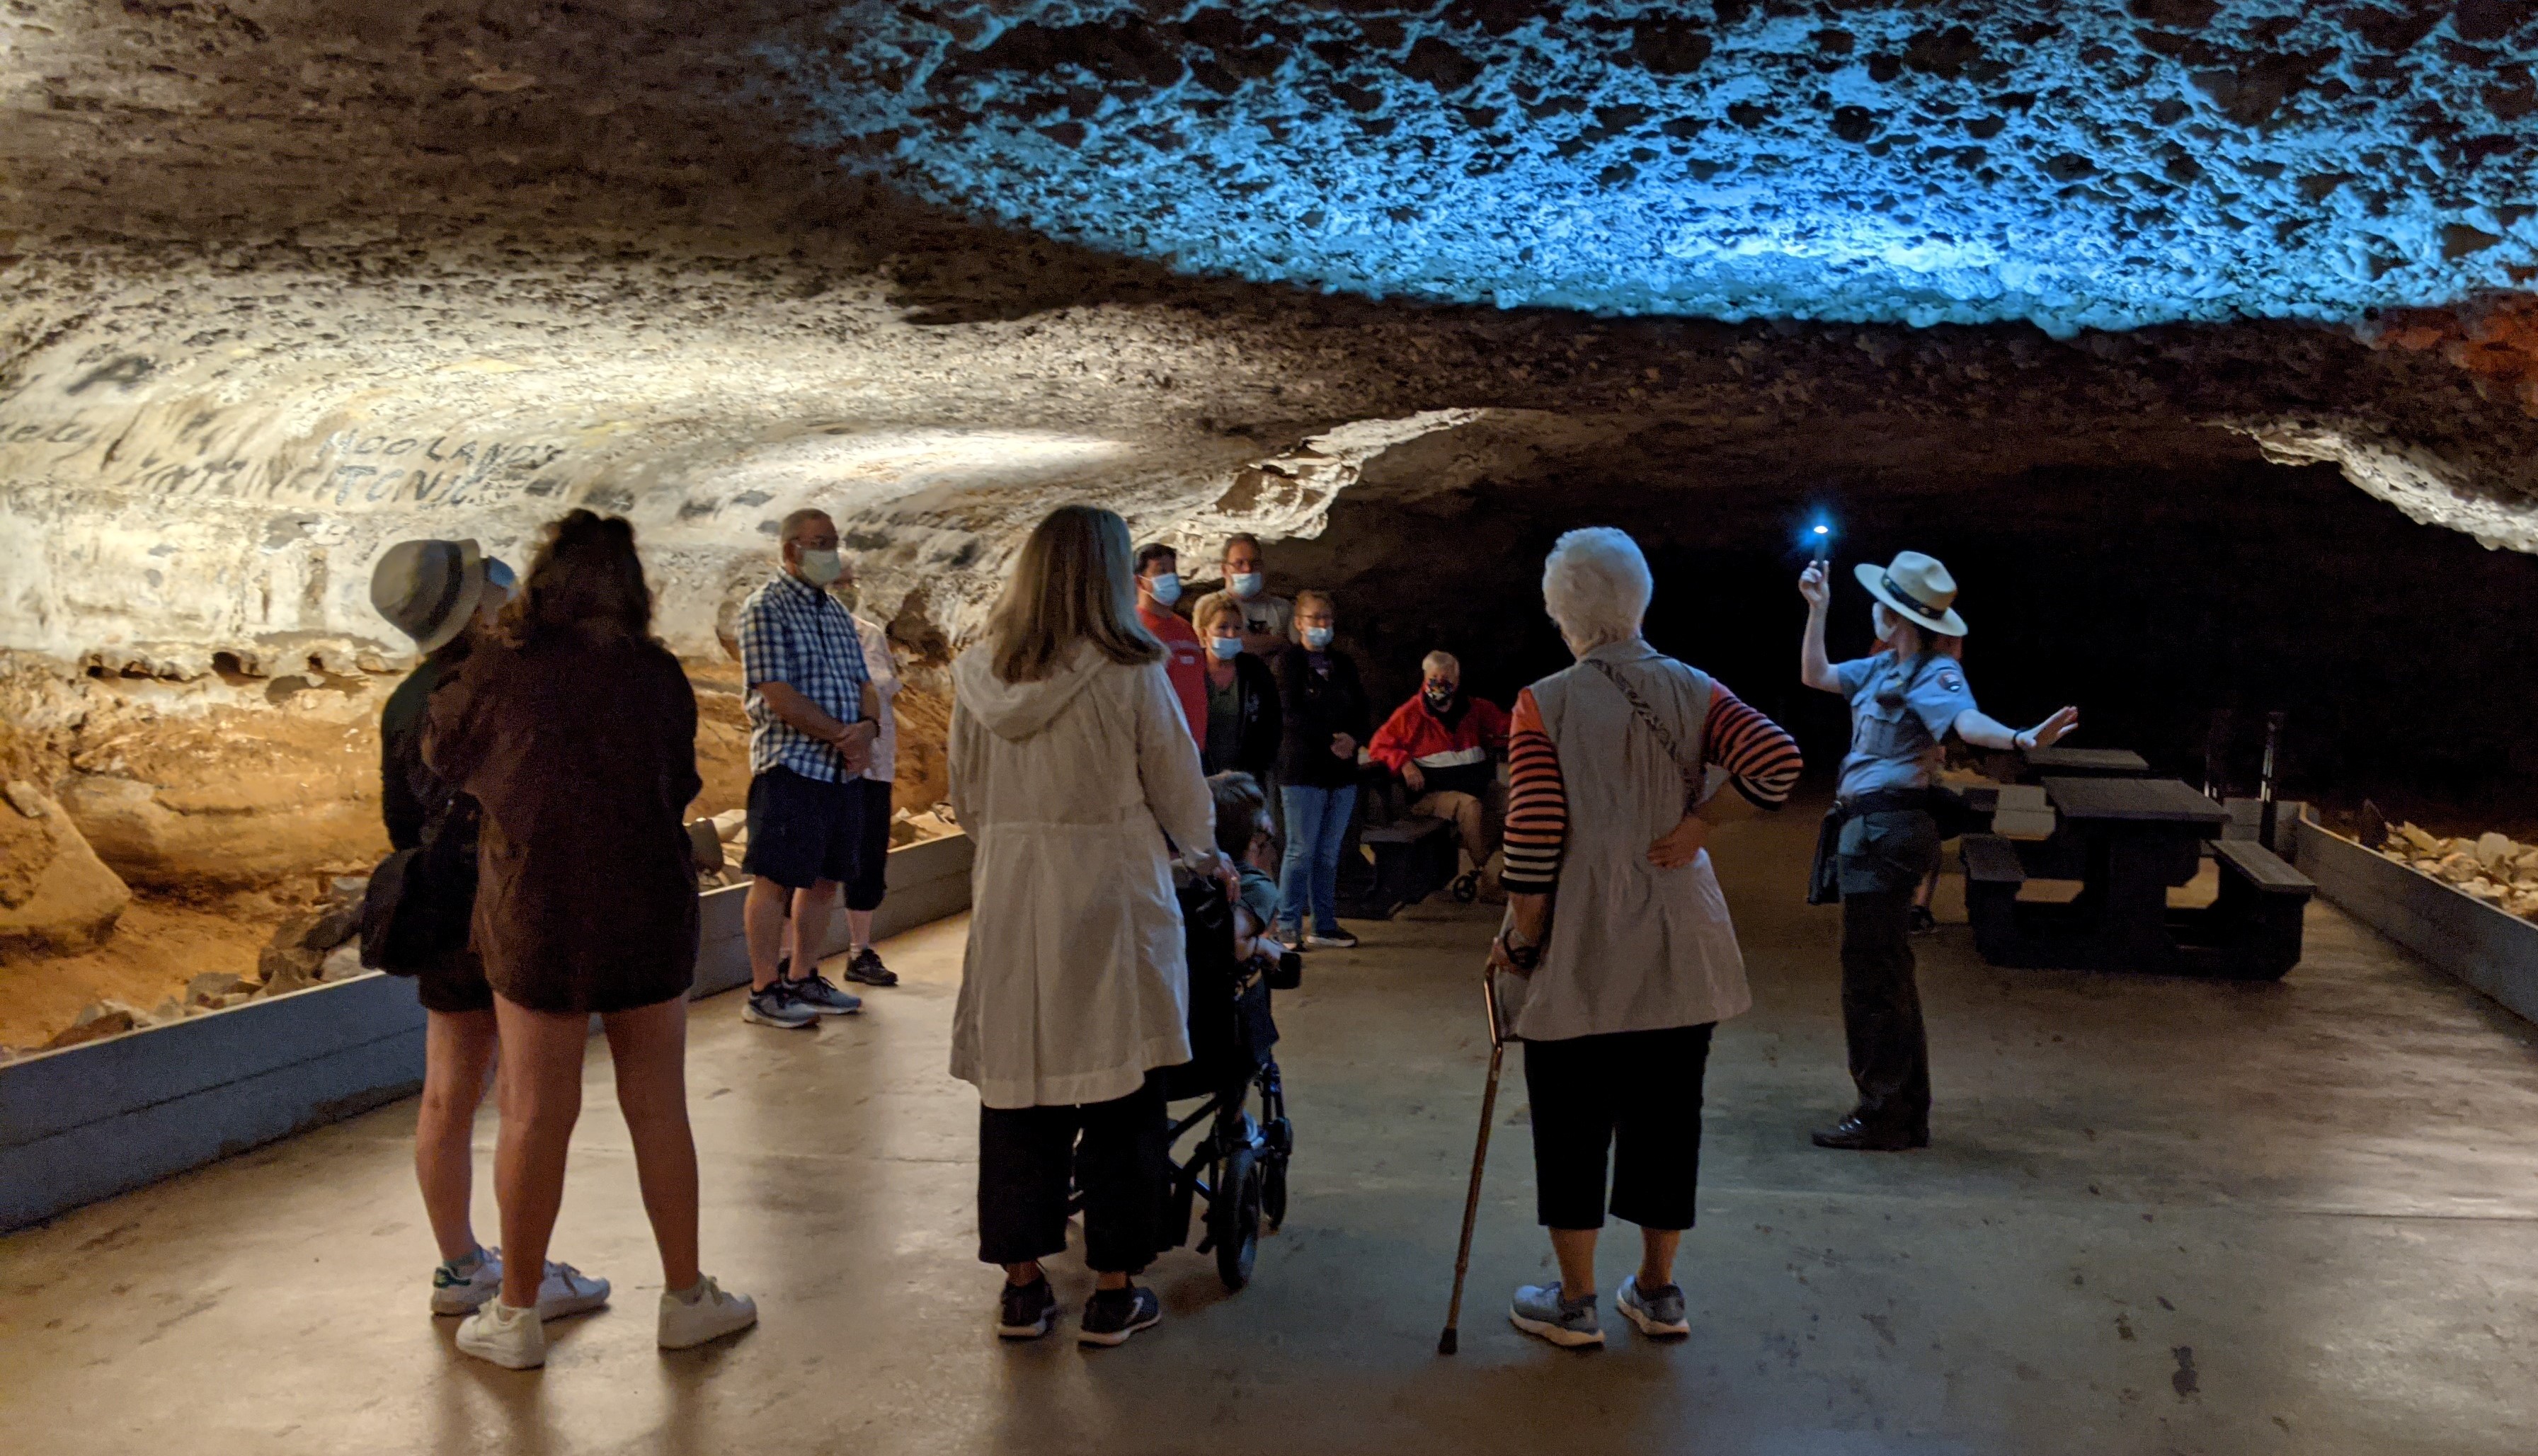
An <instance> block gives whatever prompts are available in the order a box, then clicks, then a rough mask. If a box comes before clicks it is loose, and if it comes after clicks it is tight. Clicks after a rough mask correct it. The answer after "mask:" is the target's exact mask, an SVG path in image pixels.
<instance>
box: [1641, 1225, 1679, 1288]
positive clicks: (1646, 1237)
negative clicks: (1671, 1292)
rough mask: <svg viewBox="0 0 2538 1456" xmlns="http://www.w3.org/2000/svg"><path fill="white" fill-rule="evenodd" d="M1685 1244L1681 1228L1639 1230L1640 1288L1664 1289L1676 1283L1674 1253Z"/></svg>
mask: <svg viewBox="0 0 2538 1456" xmlns="http://www.w3.org/2000/svg"><path fill="white" fill-rule="evenodd" d="M1682 1243H1683V1230H1682V1229H1680V1228H1642V1229H1640V1230H1639V1288H1640V1289H1642V1290H1656V1289H1663V1288H1664V1287H1666V1286H1667V1285H1670V1284H1673V1283H1674V1251H1675V1249H1676V1248H1677V1247H1679V1246H1680V1245H1681V1244H1682Z"/></svg>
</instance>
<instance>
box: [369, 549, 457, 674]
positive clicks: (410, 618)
mask: <svg viewBox="0 0 2538 1456" xmlns="http://www.w3.org/2000/svg"><path fill="white" fill-rule="evenodd" d="M485 586H486V578H485V554H484V553H483V552H482V551H480V550H478V549H477V546H476V543H475V542H473V541H400V542H398V543H397V544H396V545H394V546H391V547H389V548H388V549H387V554H386V555H384V556H382V557H380V558H379V563H378V564H377V565H376V566H373V567H372V568H370V605H371V606H372V607H374V608H376V609H377V610H378V614H379V615H380V616H381V617H384V618H386V619H387V620H388V625H389V626H391V627H394V628H395V629H397V630H399V631H401V632H404V633H405V634H406V635H407V636H409V637H412V638H414V644H415V646H416V647H418V648H420V649H422V650H423V651H425V652H437V651H439V650H440V649H441V648H442V647H444V646H447V645H448V644H449V640H450V639H451V638H452V637H455V636H457V635H458V633H459V632H460V631H462V630H464V629H466V626H467V619H468V618H470V617H473V616H475V615H476V608H477V607H478V605H479V604H481V603H482V602H483V601H484V600H485Z"/></svg>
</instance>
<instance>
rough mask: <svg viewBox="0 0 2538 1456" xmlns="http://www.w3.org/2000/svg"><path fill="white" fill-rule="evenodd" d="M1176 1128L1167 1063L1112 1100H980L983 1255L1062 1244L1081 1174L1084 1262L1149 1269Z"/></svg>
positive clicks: (1055, 1248)
mask: <svg viewBox="0 0 2538 1456" xmlns="http://www.w3.org/2000/svg"><path fill="white" fill-rule="evenodd" d="M1170 1131H1171V1123H1170V1121H1169V1115H1168V1113H1167V1111H1166V1108H1165V1105H1164V1082H1163V1074H1162V1073H1161V1072H1160V1071H1158V1072H1150V1073H1148V1074H1147V1075H1146V1085H1145V1086H1144V1087H1141V1088H1139V1089H1137V1090H1136V1091H1135V1092H1130V1093H1129V1094H1128V1095H1126V1096H1124V1097H1118V1098H1115V1099H1113V1100H1111V1101H1107V1102H1089V1103H1086V1104H1084V1105H1081V1106H1074V1107H980V1108H979V1109H978V1258H979V1259H980V1260H981V1261H983V1262H985V1263H989V1264H1024V1263H1029V1262H1030V1261H1032V1260H1034V1259H1044V1258H1046V1257H1048V1256H1049V1255H1051V1254H1057V1253H1063V1252H1065V1250H1066V1201H1067V1193H1068V1190H1069V1188H1070V1187H1071V1186H1072V1185H1073V1184H1074V1183H1075V1182H1076V1181H1077V1180H1079V1179H1080V1180H1081V1181H1082V1182H1083V1185H1084V1262H1085V1263H1086V1264H1087V1265H1090V1266H1091V1267H1092V1268H1093V1269H1094V1271H1095V1272H1097V1273H1101V1274H1135V1273H1138V1272H1139V1271H1141V1270H1143V1269H1144V1268H1145V1267H1146V1266H1147V1265H1148V1264H1151V1263H1153V1262H1154V1259H1155V1252H1156V1250H1157V1248H1158V1247H1160V1245H1161V1243H1162V1236H1161V1235H1162V1223H1163V1213H1164V1194H1165V1192H1166V1190H1167V1189H1168V1188H1169V1186H1170V1179H1171V1143H1170V1138H1169V1134H1170ZM1079 1134H1081V1135H1082V1137H1083V1144H1082V1146H1081V1147H1080V1148H1079V1147H1078V1146H1077V1142H1076V1139H1077V1136H1078V1135H1079Z"/></svg>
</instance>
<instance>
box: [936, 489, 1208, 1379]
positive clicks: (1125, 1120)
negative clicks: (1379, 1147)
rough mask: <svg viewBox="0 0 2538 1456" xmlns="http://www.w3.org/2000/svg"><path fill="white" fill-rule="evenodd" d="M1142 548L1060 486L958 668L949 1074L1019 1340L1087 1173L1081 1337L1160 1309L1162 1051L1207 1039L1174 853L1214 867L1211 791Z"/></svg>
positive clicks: (1044, 1325) (1052, 1307) (985, 1248)
mask: <svg viewBox="0 0 2538 1456" xmlns="http://www.w3.org/2000/svg"><path fill="white" fill-rule="evenodd" d="M1129 562H1130V546H1129V540H1128V527H1127V524H1126V523H1125V522H1124V521H1122V520H1120V518H1119V517H1118V516H1116V515H1114V514H1112V513H1111V512H1109V511H1106V510H1100V509H1096V508H1094V507H1092V506H1085V505H1067V506H1061V507H1059V508H1058V509H1057V510H1055V511H1053V512H1051V513H1050V514H1049V517H1048V518H1047V519H1046V520H1044V521H1042V522H1040V523H1039V526H1038V528H1037V529H1035V531H1033V532H1032V535H1031V539H1030V541H1028V542H1027V543H1025V545H1024V546H1023V550H1022V555H1021V558H1020V560H1019V562H1018V563H1016V566H1015V569H1014V575H1013V579H1012V580H1010V581H1008V582H1007V583H1006V585H1005V591H1004V595H1003V596H1002V597H1001V598H1000V599H999V600H998V601H997V603H996V607H995V610H994V612H993V613H992V615H990V616H989V618H988V621H987V632H986V637H985V639H984V640H983V641H981V642H980V643H978V644H977V645H976V646H974V647H972V648H970V649H969V650H968V652H966V653H964V654H962V657H961V660H960V661H959V663H957V664H956V665H955V666H954V667H953V670H952V678H953V685H954V691H953V709H952V746H951V771H952V803H953V806H954V808H955V810H956V811H957V813H958V814H959V816H960V821H961V825H962V827H964V828H966V829H968V832H969V835H970V838H971V839H972V840H973V841H974V842H975V844H976V851H977V862H976V868H975V869H974V870H973V871H972V872H971V884H972V886H973V894H972V903H973V908H972V910H971V912H970V918H969V946H968V956H967V959H966V960H964V962H963V965H962V971H961V1000H960V1004H959V1007H958V1009H957V1011H956V1013H955V1015H954V1019H953V1027H952V1075H953V1076H955V1077H958V1078H960V1079H961V1080H962V1081H964V1082H968V1083H971V1084H973V1085H975V1086H976V1087H977V1089H978V1100H979V1103H980V1107H979V1112H978V1257H979V1258H980V1259H982V1260H984V1261H985V1262H987V1263H990V1264H1000V1265H1002V1266H1004V1270H1005V1290H1004V1295H1003V1299H1002V1303H1001V1306H1000V1308H999V1310H998V1313H997V1320H996V1333H997V1334H999V1335H1001V1336H1004V1337H1006V1338H1007V1339H1015V1340H1028V1339H1035V1338H1037V1337H1038V1336H1041V1335H1044V1334H1047V1333H1048V1331H1049V1329H1050V1328H1051V1326H1053V1325H1054V1324H1055V1322H1056V1318H1057V1300H1056V1296H1055V1295H1054V1294H1053V1293H1052V1292H1051V1291H1050V1290H1049V1285H1048V1279H1047V1277H1046V1275H1044V1274H1043V1273H1042V1272H1041V1270H1040V1265H1039V1261H1040V1260H1041V1259H1042V1258H1044V1257H1046V1256H1048V1255H1050V1254H1055V1253H1059V1252H1061V1251H1063V1250H1064V1249H1065V1247H1066V1216H1067V1190H1068V1185H1069V1183H1070V1181H1072V1180H1074V1179H1080V1180H1081V1182H1082V1185H1083V1190H1084V1223H1085V1229H1084V1233H1085V1262H1086V1263H1088V1264H1089V1265H1091V1266H1092V1268H1093V1270H1094V1272H1095V1275H1096V1276H1097V1278H1096V1283H1095V1290H1094V1293H1093V1296H1092V1298H1091V1299H1090V1300H1089V1301H1088V1302H1087V1303H1086V1304H1085V1307H1084V1317H1083V1320H1082V1323H1081V1325H1080V1326H1079V1338H1080V1339H1081V1340H1082V1341H1083V1342H1084V1343H1085V1344H1088V1345H1117V1344H1119V1343H1121V1342H1123V1341H1125V1340H1126V1339H1127V1338H1128V1337H1129V1336H1131V1335H1133V1334H1135V1333H1136V1332H1137V1331H1139V1330H1141V1329H1144V1328H1146V1327H1147V1326H1149V1325H1152V1324H1153V1323H1155V1322H1156V1320H1158V1319H1160V1318H1161V1317H1162V1305H1161V1303H1160V1301H1158V1300H1157V1299H1156V1297H1155V1294H1154V1292H1153V1291H1151V1290H1146V1289H1143V1288H1140V1287H1138V1286H1136V1285H1135V1284H1134V1283H1133V1282H1132V1279H1133V1276H1135V1275H1136V1274H1137V1273H1139V1272H1140V1271H1142V1270H1143V1269H1144V1268H1145V1267H1146V1265H1147V1264H1148V1263H1149V1262H1151V1261H1152V1260H1153V1258H1154V1255H1155V1251H1156V1248H1157V1246H1158V1245H1159V1244H1160V1242H1161V1239H1160V1237H1159V1232H1160V1230H1159V1228H1158V1226H1157V1225H1158V1222H1159V1216H1160V1215H1161V1213H1162V1211H1163V1204H1164V1194H1165V1189H1166V1187H1167V1179H1168V1178H1169V1158H1170V1152H1171V1150H1170V1142H1169V1123H1168V1121H1167V1115H1166V1111H1165V1106H1164V1093H1163V1084H1162V1079H1161V1078H1160V1077H1159V1076H1158V1075H1157V1074H1158V1072H1159V1071H1160V1070H1161V1069H1163V1068H1166V1067H1171V1066H1176V1065H1178V1064H1180V1063H1182V1062H1185V1061H1188V1060H1189V1055H1190V1050H1189V1031H1188V1025H1189V1019H1188V1005H1187V1003H1188V984H1189V969H1188V964H1187V960H1186V958H1185V955H1184V952H1183V948H1182V946H1183V943H1182V927H1181V915H1180V906H1179V903H1178V901H1177V900H1175V899H1174V898H1173V894H1172V874H1171V862H1172V858H1173V855H1174V853H1175V851H1176V850H1179V851H1184V852H1187V853H1190V854H1192V855H1195V856H1198V857H1204V858H1206V859H1207V860H1208V861H1209V862H1210V867H1211V868H1215V865H1214V860H1215V858H1216V850H1215V842H1216V840H1215V810H1214V805H1213V803H1212V802H1211V800H1210V798H1209V795H1208V788H1207V781H1206V779H1205V778H1204V777H1203V776H1202V775H1201V773H1200V771H1199V760H1198V748H1197V746H1196V745H1195V744H1194V743H1193V742H1192V741H1191V738H1190V733H1189V727H1188V724H1187V723H1186V722H1185V721H1184V720H1183V718H1182V716H1181V709H1180V701H1179V699H1178V698H1177V697H1175V696H1174V695H1173V694H1172V688H1171V684H1170V682H1169V680H1168V679H1167V678H1166V677H1165V674H1164V649H1163V647H1162V646H1161V645H1160V644H1159V643H1157V642H1156V641H1155V640H1154V638H1152V637H1151V636H1149V635H1148V634H1147V633H1146V631H1145V630H1144V629H1142V628H1141V627H1140V626H1139V625H1138V623H1137V616H1136V595H1135V591H1134V588H1133V586H1132V585H1131V574H1130V568H1129ZM1079 1134H1080V1135H1081V1136H1082V1139H1083V1148H1082V1150H1081V1152H1080V1153H1079V1152H1078V1151H1077V1148H1076V1139H1077V1137H1078V1135H1079Z"/></svg>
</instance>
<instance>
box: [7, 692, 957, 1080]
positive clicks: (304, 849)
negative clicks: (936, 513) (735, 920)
mask: <svg viewBox="0 0 2538 1456" xmlns="http://www.w3.org/2000/svg"><path fill="white" fill-rule="evenodd" d="M0 657H5V658H7V659H8V660H7V661H5V662H0V781H7V780H22V781H26V782H31V783H33V784H36V785H38V786H40V787H42V788H43V789H44V790H45V791H46V792H47V793H49V794H51V795H53V796H54V797H55V798H57V799H59V800H60V801H61V802H62V803H64V804H65V806H67V808H68V810H69V812H70V815H71V817H72V819H73V820H74V821H75V822H76V823H77V824H78V826H79V827H80V830H81V832H82V833H83V834H84V835H86V836H87V837H88V839H89V841H90V843H91V844H92V846H93V847H95V848H96V850H97V852H98V854H99V855H100V858H102V859H104V861H105V862H106V863H107V865H108V866H110V867H111V868H112V869H113V870H114V871H115V872H116V873H117V874H118V875H120V876H121V877H122V878H123V879H124V881H125V883H126V884H128V885H129V886H130V887H131V889H132V892H133V898H132V903H131V904H130V906H129V907H128V908H126V909H125V911H124V912H123V915H122V917H121V918H120V919H119V920H118V921H117V922H116V924H115V927H114V932H113V934H112V935H111V936H110V937H109V938H108V939H107V940H106V941H105V943H104V944H103V945H101V946H99V947H97V948H96V949H93V950H88V951H83V952H80V953H77V954H71V955H55V956H44V955H30V954H17V953H12V954H5V955H0V1054H6V1053H7V1052H9V1051H11V1050H16V1051H22V1052H23V1051H26V1050H29V1049H32V1048H36V1047H41V1046H42V1045H43V1044H44V1043H45V1042H46V1041H48V1040H50V1039H51V1038H52V1037H53V1036H55V1035H57V1034H59V1033H60V1032H62V1031H63V1030H64V1029H66V1028H68V1027H69V1026H72V1024H73V1023H74V1021H76V1020H77V1019H78V1017H79V1016H80V1013H81V1012H82V1010H83V1009H85V1008H88V1007H90V1006H93V1005H96V1004H97V1003H100V1002H115V1003H120V1004H121V1005H123V1006H127V1007H130V1008H133V1009H134V1010H135V1011H138V1012H148V1011H150V1010H151V1009H152V1008H154V1007H158V1006H160V1005H161V1004H162V1003H163V1002H166V1001H168V1000H170V999H174V1000H178V1001H181V1000H182V999H183V997H184V995H185V988H186V983H187V982H188V981H190V980H192V979H193V978H194V977H196V976H199V975H202V974H204V973H206V972H211V971H223V972H228V973H230V974H234V975H237V976H240V977H242V978H244V979H246V980H248V981H250V982H252V981H253V980H254V979H255V978H256V974H257V957H258V953H259V952H260V951H261V950H262V949H263V947H264V946H265V945H266V944H267V942H268V941H269V940H270V939H271V938H272V936H273V933H274V931H275V929H276V928H277V927H279V926H281V925H282V924H283V923H284V922H286V921H288V920H290V919H292V918H293V917H295V916H299V915H302V914H305V913H307V912H308V911H309V910H311V909H312V908H313V907H315V906H316V905H317V904H318V903H319V902H320V901H321V900H322V898H323V896H324V893H325V890H326V886H327V884H328V883H329V881H330V880H331V879H332V878H333V877H335V876H338V875H366V874H367V873H368V872H369V869H370V867H371V866H372V865H374V864H375V863H377V861H378V859H379V858H380V856H382V855H384V854H385V853H386V852H387V839H386V834H385V831H384V830H383V828H382V827H381V826H380V821H379V778H378V763H379V737H378V719H379V711H380V708H381V706H382V705H383V704H385V702H386V701H387V698H388V695H389V694H391V693H393V692H394V691H395V690H396V687H397V685H398V684H399V683H401V682H403V681H404V675H403V674H402V673H396V672H388V671H380V672H359V673H328V672H319V671H315V670H312V671H311V672H309V673H308V674H306V675H304V676H295V677H281V678H271V679H259V678H247V677H244V676H242V675H239V674H236V673H218V674H214V675H212V676H208V677H204V678H200V679H197V680H194V681H190V682H172V681H167V680H162V679H155V678H139V677H119V676H112V675H103V676H100V675H95V674H84V673H80V672H78V671H77V670H75V669H72V668H70V667H67V666H65V665H63V664H60V663H57V662H50V661H46V660H43V659H39V658H33V657H31V656H30V655H28V654H0ZM690 680H691V681H692V682H693V684H694V685H695V687H696V690H697V707H698V722H697V767H698V771H699V772H700V773H701V775H702V777H703V779H704V789H703V791H702V792H701V793H700V794H699V795H698V796H697V799H696V802H695V803H694V804H693V805H692V806H691V807H690V810H689V817H690V818H691V819H695V818H701V817H705V816H710V815H714V814H718V813H721V812H722V811H724V810H727V809H736V808H739V807H742V806H743V805H744V804H745V803H746V802H747V799H748V791H749V722H748V718H747V715H746V713H745V711H744V709H743V706H742V700H741V696H740V691H741V685H740V681H739V673H738V670H737V668H736V667H735V666H733V665H729V664H721V663H694V664H691V665H690ZM898 707H899V713H900V721H901V732H900V748H899V769H898V773H899V782H898V791H897V793H896V794H895V796H894V797H895V799H896V801H897V805H898V807H900V808H906V809H912V810H913V811H914V812H917V813H922V812H924V811H925V810H927V809H930V808H931V807H932V806H933V805H934V804H935V803H937V802H939V801H940V800H942V799H943V797H944V796H945V793H946V781H945V776H944V765H943V744H944V741H945V739H946V738H947V736H948V733H949V729H950V722H951V703H950V701H949V699H948V698H945V697H942V696H939V695H935V694H932V693H929V692H927V691H925V690H923V689H920V688H914V687H911V688H908V689H906V690H905V691H903V692H902V695H901V696H900V698H899V703H898Z"/></svg>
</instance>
